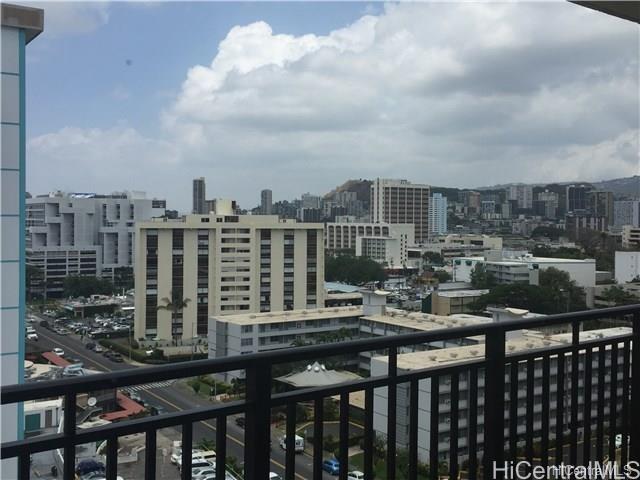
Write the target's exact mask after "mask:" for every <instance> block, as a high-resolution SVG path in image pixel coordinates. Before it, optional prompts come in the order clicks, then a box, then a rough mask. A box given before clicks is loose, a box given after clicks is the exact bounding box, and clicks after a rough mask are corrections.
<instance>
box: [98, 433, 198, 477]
mask: <svg viewBox="0 0 640 480" xmlns="http://www.w3.org/2000/svg"><path fill="white" fill-rule="evenodd" d="M189 470H191V468H189ZM106 476H107V480H116V478H117V477H118V437H117V436H114V435H112V436H110V437H109V438H108V439H107V475H106Z"/></svg>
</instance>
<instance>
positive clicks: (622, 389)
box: [2, 305, 640, 480]
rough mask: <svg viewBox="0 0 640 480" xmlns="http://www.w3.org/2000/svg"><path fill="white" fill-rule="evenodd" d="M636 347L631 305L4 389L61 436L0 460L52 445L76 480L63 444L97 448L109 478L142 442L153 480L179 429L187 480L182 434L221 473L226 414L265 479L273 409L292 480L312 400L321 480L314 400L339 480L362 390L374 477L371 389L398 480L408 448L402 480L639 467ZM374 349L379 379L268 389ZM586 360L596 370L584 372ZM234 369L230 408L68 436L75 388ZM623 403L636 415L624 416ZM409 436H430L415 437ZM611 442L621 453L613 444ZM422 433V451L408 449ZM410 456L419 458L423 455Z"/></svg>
mask: <svg viewBox="0 0 640 480" xmlns="http://www.w3.org/2000/svg"><path fill="white" fill-rule="evenodd" d="M596 319H626V320H628V321H629V325H631V326H632V330H630V333H624V334H621V335H618V336H615V337H603V338H597V339H589V340H584V339H583V341H581V339H580V330H581V326H583V324H584V322H586V321H590V320H596ZM567 324H568V325H570V331H571V332H572V335H571V341H569V342H567V343H566V344H557V343H556V344H554V345H551V344H550V345H549V346H545V347H544V348H537V349H533V348H527V349H524V350H522V351H517V352H514V353H512V354H509V353H508V351H507V350H508V349H507V348H506V345H507V342H506V336H507V334H508V333H510V332H513V331H517V330H522V329H527V330H535V329H544V328H548V327H549V326H552V325H567ZM475 336H484V337H485V343H484V345H485V353H484V356H480V357H479V358H477V359H474V360H471V361H469V360H465V361H460V362H449V363H445V364H443V365H442V366H437V367H430V368H421V369H412V370H411V369H403V368H402V367H400V368H399V367H398V357H399V356H401V354H402V353H403V352H405V351H406V349H407V347H412V346H416V345H424V344H432V343H433V342H443V341H453V340H458V339H462V338H468V337H475ZM638 341H640V305H632V306H625V307H614V308H607V309H601V310H591V311H585V312H577V313H568V314H560V315H553V316H547V317H539V318H534V319H531V320H518V321H508V322H500V323H489V324H480V325H473V326H465V327H460V328H443V329H440V330H432V331H428V332H421V333H413V334H406V335H396V336H389V337H378V338H367V339H361V340H354V341H348V342H341V343H334V344H322V345H313V346H308V347H300V348H288V349H284V350H277V351H271V352H264V353H257V354H251V355H243V356H235V357H227V358H221V359H211V360H200V361H192V362H186V363H180V364H171V365H166V366H157V367H145V368H135V369H130V370H124V371H117V372H111V373H104V374H96V375H91V376H89V377H80V378H72V379H64V380H55V381H50V382H36V383H28V384H22V385H12V386H6V387H3V388H2V404H3V405H6V404H13V403H18V402H24V401H29V400H35V399H45V398H51V397H55V396H63V397H64V422H63V423H64V429H63V431H62V432H61V433H59V434H52V435H42V436H38V437H32V438H27V439H24V440H18V441H10V442H3V443H2V459H7V458H16V457H17V458H18V473H19V478H20V479H28V478H29V474H30V471H29V470H30V468H29V464H30V456H31V455H32V454H34V453H37V452H42V451H48V450H54V449H62V450H63V452H64V454H63V457H64V472H63V476H64V478H65V479H70V478H73V477H74V468H75V447H76V446H78V445H81V444H85V443H88V442H96V441H104V440H106V442H107V448H106V457H107V465H106V474H107V475H106V476H107V478H108V479H115V478H116V474H117V450H118V443H117V442H118V437H120V436H123V435H129V434H133V433H144V434H145V435H146V447H147V448H146V453H145V478H148V479H154V478H155V476H156V470H155V469H156V443H157V442H156V433H157V431H158V430H160V429H163V428H167V427H181V428H182V470H181V471H182V473H181V475H182V478H183V479H185V480H186V479H187V478H189V477H190V476H191V460H192V456H191V452H192V445H193V443H192V442H193V440H192V432H193V425H194V423H196V422H199V421H203V420H210V419H216V439H217V441H216V449H217V457H216V469H217V472H218V474H217V475H219V478H224V472H225V468H226V466H225V465H226V448H225V445H226V442H225V438H226V426H227V419H228V417H229V416H230V415H234V414H238V413H243V414H244V415H245V425H246V426H245V447H244V466H245V472H244V477H245V478H246V479H247V480H258V479H260V480H264V479H267V478H269V462H270V453H269V452H270V420H271V409H272V408H274V407H285V411H286V418H287V420H286V446H287V448H286V453H285V455H286V461H285V467H286V468H285V477H286V479H287V480H293V479H294V476H295V473H296V472H295V466H296V464H295V457H294V455H295V448H294V442H295V428H296V404H298V403H300V402H311V403H312V405H313V410H314V420H313V426H314V428H313V435H312V438H311V439H312V441H313V474H312V478H313V480H319V479H321V478H322V461H323V458H322V455H323V448H322V447H323V444H322V438H323V400H324V399H325V398H327V397H331V396H339V398H340V409H339V423H340V427H339V448H338V453H337V457H338V460H339V462H340V465H341V466H342V467H343V468H341V469H340V474H339V479H340V480H346V478H347V470H348V469H347V468H345V467H346V466H347V465H348V462H349V460H348V435H349V429H348V423H349V416H350V411H349V406H348V405H349V394H350V393H352V392H358V391H363V392H364V422H363V423H364V436H363V442H362V446H363V450H364V456H363V458H364V473H365V478H366V479H367V480H368V479H371V478H373V477H374V475H373V473H374V441H375V439H376V432H375V431H374V392H375V391H376V389H383V391H385V389H386V395H387V400H388V401H387V402H386V412H383V413H385V414H386V435H385V436H384V438H386V476H387V478H388V479H394V478H398V477H399V474H398V471H399V467H401V466H400V465H397V458H396V454H397V451H398V444H400V445H401V446H402V445H406V446H407V447H408V465H407V467H408V469H407V470H406V471H407V472H408V474H407V477H408V479H409V480H416V479H417V478H418V476H419V467H420V462H419V460H420V459H422V460H423V462H424V460H425V457H426V458H427V459H428V465H429V467H428V474H429V475H428V478H438V476H444V477H449V478H460V475H461V474H462V473H464V478H472V479H473V478H501V477H502V476H503V472H502V471H501V470H499V469H498V470H497V471H495V475H494V466H498V467H501V466H503V465H504V462H506V461H509V460H516V459H527V460H530V461H531V462H534V463H536V462H537V463H538V464H540V465H542V466H548V465H558V464H560V463H562V462H564V463H565V464H573V465H582V464H586V463H587V462H588V461H589V460H600V461H604V460H605V459H607V458H608V459H609V460H610V461H612V460H613V459H618V458H619V461H620V462H622V463H626V462H627V461H630V460H634V461H639V460H640V409H638V408H637V405H638V402H639V401H640V371H639V369H640V348H633V347H634V346H635V345H637V344H638V343H636V342H638ZM382 350H384V351H386V352H387V355H388V357H387V362H388V369H387V372H386V375H379V376H371V377H368V378H363V379H360V380H357V381H351V382H346V383H340V384H336V385H331V386H324V387H316V388H305V389H301V390H294V391H288V392H284V393H274V392H273V386H272V383H273V382H272V368H273V367H274V366H275V365H279V364H286V363H291V362H299V361H309V360H312V361H315V360H319V359H323V358H328V357H335V356H339V355H353V354H358V353H362V352H379V351H382ZM594 365H595V367H596V368H597V370H598V371H597V375H595V374H594V373H593V372H594V370H593V369H594ZM232 371H244V372H245V382H244V383H245V388H246V392H245V398H244V399H242V400H238V401H233V402H229V403H224V404H215V405H210V406H205V407H200V408H196V409H191V410H188V411H178V412H172V413H167V414H163V415H160V416H153V417H144V418H138V419H133V420H128V421H122V422H119V423H112V424H109V425H105V426H100V427H95V428H91V429H86V430H85V429H77V428H76V427H77V426H76V414H75V408H76V397H77V395H78V394H80V393H82V392H89V391H92V390H98V389H99V390H104V389H105V388H120V387H127V386H132V385H139V384H145V383H150V382H158V381H162V380H169V379H176V378H186V377H194V376H198V375H205V374H215V373H224V372H232ZM537 372H538V373H537ZM521 377H522V382H521ZM607 379H608V385H607ZM507 385H508V387H509V388H507ZM425 386H426V387H428V388H425ZM403 394H404V396H403ZM421 395H422V397H423V398H422V401H421V399H420V397H421ZM443 398H446V401H443ZM399 401H400V403H402V404H403V406H405V407H407V408H408V416H407V418H408V432H407V433H406V436H405V434H404V433H402V432H401V435H400V436H402V440H401V439H400V438H399V437H400V436H398V431H397V421H398V418H399V414H398V412H399V411H400V404H399ZM425 403H428V404H429V409H428V415H427V416H426V417H427V418H428V422H427V425H420V418H421V417H420V415H419V410H420V408H421V405H424V404H425ZM634 403H635V405H636V408H631V406H632V405H633V404H634ZM521 404H522V408H521ZM521 411H522V413H521ZM461 412H464V414H461ZM447 413H448V418H449V422H448V423H446V424H444V425H445V426H444V427H441V425H443V420H442V418H443V415H447ZM423 418H424V417H423ZM421 428H422V429H426V430H427V431H428V434H427V435H422V436H420V435H419V429H421ZM379 429H380V428H379ZM382 430H385V429H384V428H383V429H382ZM447 434H448V436H445V437H444V438H443V437H442V436H443V435H447ZM620 435H621V442H618V443H620V445H616V442H617V438H620V437H619V436H620ZM420 438H422V441H423V442H424V445H423V444H420V443H419V442H420V441H421V440H420ZM628 438H630V442H629V440H628ZM605 446H606V449H605ZM421 450H424V451H427V452H428V453H424V452H423V453H422V455H421V453H420V451H421ZM402 467H404V465H402ZM422 478H424V476H423V477H422Z"/></svg>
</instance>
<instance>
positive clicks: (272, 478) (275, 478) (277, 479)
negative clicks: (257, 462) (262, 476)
mask: <svg viewBox="0 0 640 480" xmlns="http://www.w3.org/2000/svg"><path fill="white" fill-rule="evenodd" d="M269 480H282V476H280V475H278V474H277V473H274V472H269Z"/></svg>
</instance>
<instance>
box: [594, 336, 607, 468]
mask: <svg viewBox="0 0 640 480" xmlns="http://www.w3.org/2000/svg"><path fill="white" fill-rule="evenodd" d="M605 354H606V351H605V346H604V345H600V348H598V413H597V415H596V416H597V420H598V422H597V430H596V460H598V461H599V462H602V461H603V460H604V458H603V457H604V373H605V371H606V368H607V367H606V356H605Z"/></svg>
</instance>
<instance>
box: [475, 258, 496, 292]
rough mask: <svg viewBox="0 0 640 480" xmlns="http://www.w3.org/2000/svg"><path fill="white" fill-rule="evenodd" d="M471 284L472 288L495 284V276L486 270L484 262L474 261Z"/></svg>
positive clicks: (487, 286) (488, 286)
mask: <svg viewBox="0 0 640 480" xmlns="http://www.w3.org/2000/svg"><path fill="white" fill-rule="evenodd" d="M471 285H473V288H491V287H493V286H495V285H496V277H495V276H494V275H493V274H492V273H491V272H488V271H487V266H486V265H485V264H484V263H476V266H475V267H473V270H471Z"/></svg>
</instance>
